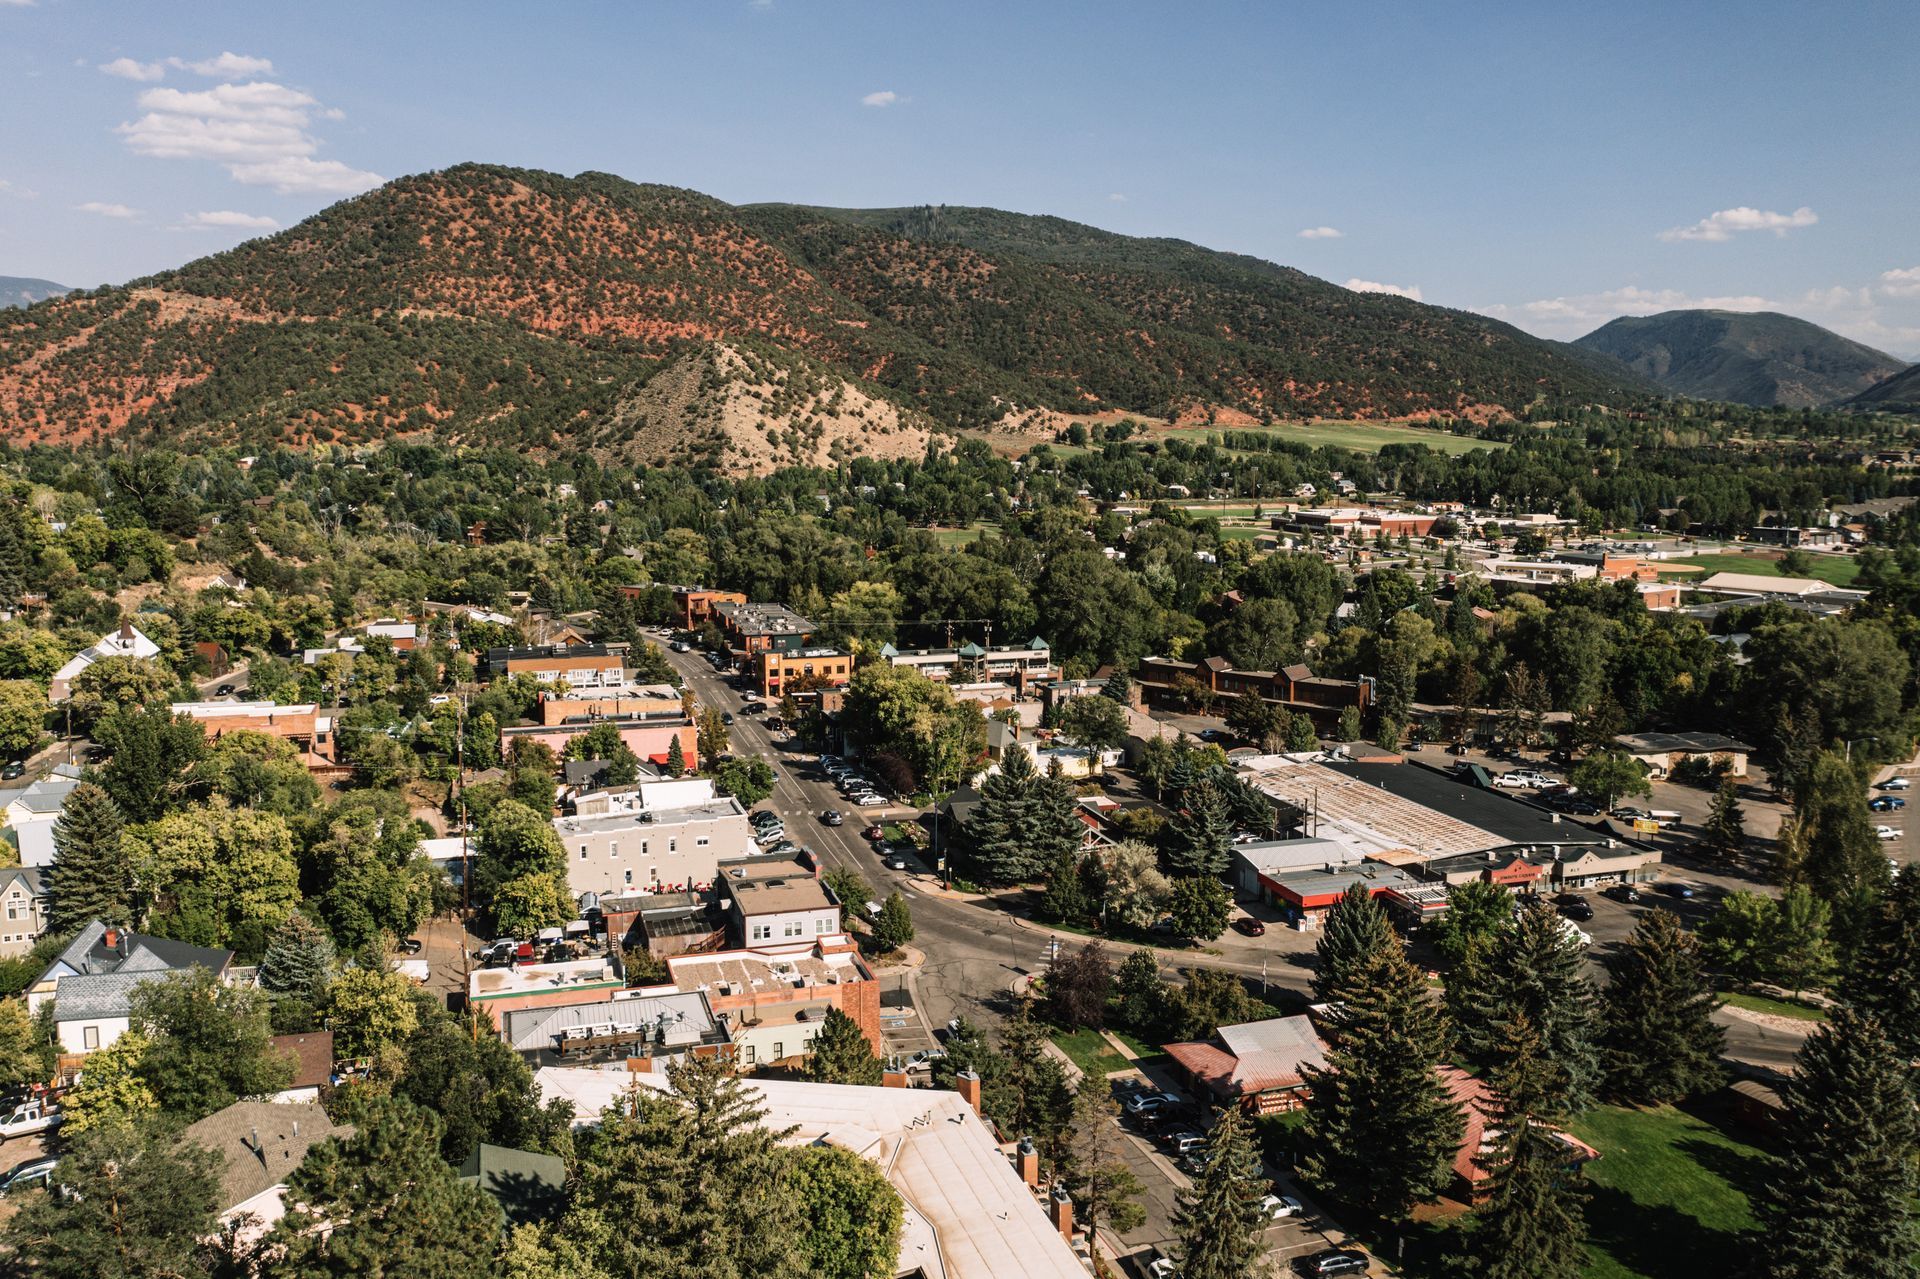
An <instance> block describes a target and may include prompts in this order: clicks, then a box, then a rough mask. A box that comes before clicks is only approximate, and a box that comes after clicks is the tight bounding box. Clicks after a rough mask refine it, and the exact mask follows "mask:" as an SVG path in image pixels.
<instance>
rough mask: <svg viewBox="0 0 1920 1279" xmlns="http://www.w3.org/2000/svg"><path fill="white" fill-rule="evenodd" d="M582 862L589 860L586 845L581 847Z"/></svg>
mask: <svg viewBox="0 0 1920 1279" xmlns="http://www.w3.org/2000/svg"><path fill="white" fill-rule="evenodd" d="M580 860H581V861H585V860H587V846H586V845H585V844H582V845H580Z"/></svg>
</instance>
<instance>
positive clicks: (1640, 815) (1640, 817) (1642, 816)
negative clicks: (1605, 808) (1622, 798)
mask: <svg viewBox="0 0 1920 1279" xmlns="http://www.w3.org/2000/svg"><path fill="white" fill-rule="evenodd" d="M1607 816H1609V817H1611V818H1613V819H1614V820H1616V821H1622V822H1649V821H1652V820H1653V814H1652V813H1649V812H1648V811H1647V810H1646V809H1644V808H1630V807H1627V806H1625V805H1622V806H1621V807H1619V808H1616V809H1614V810H1613V811H1611V812H1609V813H1608V814H1607Z"/></svg>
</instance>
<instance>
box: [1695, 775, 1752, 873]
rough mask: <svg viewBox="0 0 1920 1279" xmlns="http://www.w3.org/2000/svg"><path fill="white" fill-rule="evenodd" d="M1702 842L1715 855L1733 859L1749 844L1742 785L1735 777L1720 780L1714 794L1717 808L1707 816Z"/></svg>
mask: <svg viewBox="0 0 1920 1279" xmlns="http://www.w3.org/2000/svg"><path fill="white" fill-rule="evenodd" d="M1701 842H1702V843H1703V844H1704V845H1705V846H1706V848H1707V850H1708V851H1709V852H1711V853H1712V854H1713V855H1714V856H1715V857H1719V858H1721V859H1723V860H1726V861H1731V860H1733V859H1734V858H1736V857H1738V856H1739V855H1740V854H1741V852H1742V851H1743V850H1744V849H1745V848H1746V846H1747V819H1746V814H1745V813H1744V812H1742V811H1741V808H1740V784H1739V783H1738V782H1736V781H1734V780H1733V778H1731V777H1723V778H1721V779H1720V787H1719V789H1718V790H1716V791H1715V792H1714V793H1713V811H1712V812H1711V813H1709V814H1708V816H1707V825H1706V829H1705V831H1704V832H1703V835H1702V839H1701Z"/></svg>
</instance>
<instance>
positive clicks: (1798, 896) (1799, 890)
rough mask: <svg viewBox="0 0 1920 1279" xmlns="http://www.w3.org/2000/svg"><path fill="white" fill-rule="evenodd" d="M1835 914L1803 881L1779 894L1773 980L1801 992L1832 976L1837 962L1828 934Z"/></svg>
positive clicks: (1771, 952)
mask: <svg viewBox="0 0 1920 1279" xmlns="http://www.w3.org/2000/svg"><path fill="white" fill-rule="evenodd" d="M1832 914H1833V912H1832V911H1831V910H1830V909H1829V908H1828V906H1827V903H1825V902H1823V901H1821V900H1820V899H1819V898H1818V897H1815V896H1814V895H1813V890H1812V889H1810V888H1807V887H1806V886H1805V885H1803V884H1794V885H1792V886H1790V887H1789V888H1788V889H1787V891H1786V892H1784V893H1781V894H1780V905H1779V909H1778V910H1777V911H1776V912H1775V914H1774V931H1773V936H1772V938H1771V942H1770V944H1769V945H1768V947H1767V956H1766V958H1767V966H1766V973H1767V977H1768V979H1769V980H1770V981H1773V982H1776V983H1778V984H1779V985H1782V986H1785V987H1786V988H1787V989H1788V990H1791V991H1792V992H1793V993H1794V994H1795V995H1798V994H1799V993H1800V992H1801V991H1803V990H1818V989H1820V988H1821V987H1823V986H1825V985H1826V984H1827V982H1828V981H1829V980H1831V978H1832V977H1833V970H1834V965H1835V963H1836V962H1837V960H1836V956H1835V954H1834V944H1833V939H1832V938H1831V936H1829V934H1828V925H1829V922H1830V920H1831V919H1832ZM1863 922H1864V921H1863Z"/></svg>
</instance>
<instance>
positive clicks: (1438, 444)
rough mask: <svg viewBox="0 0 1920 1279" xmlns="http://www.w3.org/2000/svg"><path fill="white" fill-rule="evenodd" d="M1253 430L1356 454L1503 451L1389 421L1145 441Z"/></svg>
mask: <svg viewBox="0 0 1920 1279" xmlns="http://www.w3.org/2000/svg"><path fill="white" fill-rule="evenodd" d="M1228 430H1232V431H1257V432H1259V433H1261V434H1263V435H1264V434H1270V435H1277V436H1280V437H1281V438H1283V439H1289V440H1295V441H1298V442H1299V443H1301V444H1305V445H1307V446H1308V447H1310V448H1318V447H1320V446H1321V445H1323V444H1326V445H1332V446H1333V447H1335V448H1342V449H1353V450H1354V451H1356V452H1359V453H1376V452H1378V451H1379V450H1380V448H1381V447H1382V446H1383V445H1387V444H1424V445H1426V446H1427V447H1428V448H1430V449H1434V450H1436V451H1438V452H1441V453H1448V454H1459V453H1471V452H1472V451H1473V450H1474V449H1503V448H1505V447H1507V446H1506V445H1505V444H1504V443H1500V442H1498V441H1494V440H1476V439H1471V438H1469V437H1467V436H1464V435H1449V434H1447V433H1446V432H1445V431H1429V430H1427V429H1425V428H1424V427H1418V426H1400V425H1397V424H1395V423H1391V422H1279V423H1276V424H1274V425H1272V426H1245V427H1241V426H1235V427H1222V426H1182V427H1176V428H1174V429H1173V430H1171V431H1151V432H1149V433H1148V434H1147V435H1146V436H1145V438H1147V439H1160V438H1163V437H1168V436H1171V437H1174V438H1177V439H1183V440H1193V441H1200V440H1204V439H1206V438H1207V437H1208V436H1209V435H1218V434H1220V433H1221V432H1223V431H1228Z"/></svg>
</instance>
